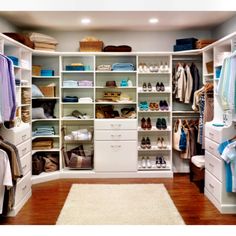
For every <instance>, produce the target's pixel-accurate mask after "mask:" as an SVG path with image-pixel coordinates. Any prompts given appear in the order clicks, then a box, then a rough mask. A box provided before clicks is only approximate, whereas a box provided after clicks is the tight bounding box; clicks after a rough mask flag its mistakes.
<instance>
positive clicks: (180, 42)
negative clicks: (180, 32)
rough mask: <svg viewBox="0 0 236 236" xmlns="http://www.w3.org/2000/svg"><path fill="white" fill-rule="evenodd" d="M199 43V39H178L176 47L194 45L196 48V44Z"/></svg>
mask: <svg viewBox="0 0 236 236" xmlns="http://www.w3.org/2000/svg"><path fill="white" fill-rule="evenodd" d="M197 41H198V39H195V38H183V39H176V45H186V44H191V45H194V46H195V44H196V42H197Z"/></svg>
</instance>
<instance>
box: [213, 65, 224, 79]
mask: <svg viewBox="0 0 236 236" xmlns="http://www.w3.org/2000/svg"><path fill="white" fill-rule="evenodd" d="M221 68H222V66H218V67H216V68H215V70H216V79H219V78H220V74H221Z"/></svg>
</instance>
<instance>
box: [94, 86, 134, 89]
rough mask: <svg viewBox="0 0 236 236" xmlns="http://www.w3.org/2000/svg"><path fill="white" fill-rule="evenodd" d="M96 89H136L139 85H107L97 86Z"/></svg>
mask: <svg viewBox="0 0 236 236" xmlns="http://www.w3.org/2000/svg"><path fill="white" fill-rule="evenodd" d="M95 88H96V89H136V88H137V87H136V86H132V87H128V86H126V87H125V86H123V87H122V86H116V87H112V88H110V87H106V86H96V87H95Z"/></svg>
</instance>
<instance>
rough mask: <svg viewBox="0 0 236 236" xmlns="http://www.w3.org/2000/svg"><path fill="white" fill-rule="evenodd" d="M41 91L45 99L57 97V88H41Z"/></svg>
mask: <svg viewBox="0 0 236 236" xmlns="http://www.w3.org/2000/svg"><path fill="white" fill-rule="evenodd" d="M39 89H40V90H41V92H42V93H43V95H44V96H45V97H55V90H56V87H55V86H48V87H46V86H39Z"/></svg>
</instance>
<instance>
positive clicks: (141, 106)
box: [139, 101, 148, 111]
mask: <svg viewBox="0 0 236 236" xmlns="http://www.w3.org/2000/svg"><path fill="white" fill-rule="evenodd" d="M139 109H140V111H147V110H148V103H147V101H143V102H140V103H139Z"/></svg>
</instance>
